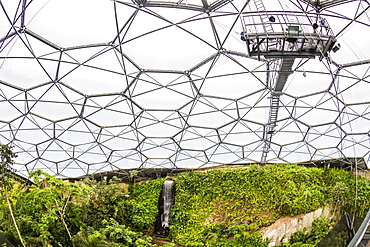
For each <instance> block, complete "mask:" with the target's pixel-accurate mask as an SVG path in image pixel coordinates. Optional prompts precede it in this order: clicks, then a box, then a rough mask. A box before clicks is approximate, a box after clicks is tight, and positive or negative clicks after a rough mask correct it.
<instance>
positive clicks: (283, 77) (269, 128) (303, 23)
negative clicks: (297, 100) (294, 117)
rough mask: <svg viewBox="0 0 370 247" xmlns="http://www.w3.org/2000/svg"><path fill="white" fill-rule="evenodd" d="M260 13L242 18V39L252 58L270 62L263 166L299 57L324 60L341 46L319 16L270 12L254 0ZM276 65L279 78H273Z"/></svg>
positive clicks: (324, 20)
mask: <svg viewBox="0 0 370 247" xmlns="http://www.w3.org/2000/svg"><path fill="white" fill-rule="evenodd" d="M254 3H255V6H256V9H257V11H256V12H251V13H248V14H245V15H243V16H242V22H243V32H241V34H240V35H241V37H240V38H241V40H243V41H245V42H246V47H247V52H248V56H251V57H257V58H258V60H260V59H261V56H263V57H264V58H265V59H270V60H271V61H269V62H267V66H268V69H267V73H268V75H267V78H268V79H267V81H266V86H267V87H268V88H269V89H270V90H271V95H270V112H269V119H268V122H267V123H266V124H265V125H264V128H263V142H264V144H263V147H262V157H261V163H262V164H264V163H266V162H267V155H268V152H269V151H270V149H271V140H272V136H273V135H274V133H275V129H276V126H277V121H278V111H279V102H280V96H281V95H282V93H283V89H284V87H285V84H286V82H287V80H288V77H289V75H290V74H292V73H293V64H294V61H295V59H296V58H307V59H310V58H315V57H319V59H320V61H321V60H322V59H323V58H324V57H328V56H329V52H331V51H334V52H336V51H337V50H339V48H340V45H339V44H336V37H335V35H334V33H333V31H332V30H331V28H330V26H329V24H328V23H327V21H326V19H324V18H322V17H321V16H320V15H319V14H308V13H301V12H273V11H266V9H265V6H264V4H263V1H262V0H254ZM271 65H274V66H273V67H274V68H276V69H275V71H274V73H276V74H277V75H276V76H270V74H269V73H271V72H270V69H269V66H271Z"/></svg>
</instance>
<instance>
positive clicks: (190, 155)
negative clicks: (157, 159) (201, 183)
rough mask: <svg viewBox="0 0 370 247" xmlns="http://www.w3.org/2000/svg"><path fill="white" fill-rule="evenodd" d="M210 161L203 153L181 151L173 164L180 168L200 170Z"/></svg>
mask: <svg viewBox="0 0 370 247" xmlns="http://www.w3.org/2000/svg"><path fill="white" fill-rule="evenodd" d="M207 161H208V159H207V156H206V155H205V153H204V152H202V151H192V150H181V151H180V152H179V153H178V154H177V155H176V156H175V158H173V163H174V164H176V167H178V168H198V167H201V166H203V165H204V164H205V163H207Z"/></svg>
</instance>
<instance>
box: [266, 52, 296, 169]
mask: <svg viewBox="0 0 370 247" xmlns="http://www.w3.org/2000/svg"><path fill="white" fill-rule="evenodd" d="M294 60H295V58H289V57H286V58H283V59H282V60H281V65H280V69H279V71H278V76H277V79H276V83H275V86H274V89H273V90H272V91H271V97H270V113H269V120H268V123H267V125H265V126H264V129H263V140H264V145H263V149H262V157H261V163H262V164H264V163H266V159H267V154H268V152H269V151H270V146H271V139H272V136H273V134H274V132H275V127H276V122H277V117H278V112H279V102H280V95H281V94H282V91H283V89H284V86H285V84H286V82H287V80H288V77H289V75H290V74H291V73H292V72H293V71H292V68H293V64H294Z"/></svg>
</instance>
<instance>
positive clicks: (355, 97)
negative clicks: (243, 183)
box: [0, 0, 370, 177]
mask: <svg viewBox="0 0 370 247" xmlns="http://www.w3.org/2000/svg"><path fill="white" fill-rule="evenodd" d="M0 6H1V10H0V109H1V110H0V116H1V117H0V142H1V143H4V144H5V143H10V144H12V145H13V146H14V147H15V149H14V150H15V151H16V152H17V153H18V157H17V159H16V163H15V164H14V166H13V168H14V169H15V170H16V171H17V172H18V173H19V174H24V175H27V173H28V172H29V171H32V170H35V169H42V170H44V171H46V172H48V173H50V174H54V175H57V176H59V177H79V176H83V175H87V174H93V173H99V172H107V171H115V170H120V169H148V168H170V169H178V168H201V167H208V166H215V165H220V164H244V163H297V162H306V163H307V162H308V163H310V162H312V163H313V162H315V161H317V160H329V159H342V160H346V159H348V160H353V158H361V159H362V160H364V161H365V164H366V165H368V164H369V159H370V151H369V150H370V149H369V147H370V105H369V103H370V93H369V92H370V83H369V77H370V70H369V63H370V49H369V47H368V46H369V44H370V35H369V33H370V20H369V2H368V1H339V0H333V1H329V0H328V1H304V0H281V1H262V0H219V1H212V0H211V1H206V0H180V1H172V0H165V1H145V0H132V1H126V0H122V1H119V0H113V1H108V0H95V1H91V0H79V1H75V0H64V1H53V0H33V1H30V0H19V1H15V0H6V1H0ZM246 21H247V24H246ZM276 24H279V27H280V29H278V30H276V27H274V26H275V25H276ZM293 24H294V25H293ZM271 27H273V28H274V30H273V29H271ZM328 28H330V35H329V34H328V35H329V36H325V37H324V34H323V32H322V33H320V32H319V31H318V30H320V29H321V30H327V29H328ZM252 29H253V30H252ZM258 29H259V30H262V31H258V32H257V31H255V30H258ZM303 29H305V30H306V29H307V30H308V31H307V32H305V31H304V30H303ZM302 30H303V31H302ZM300 32H302V33H303V34H302V33H300ZM242 33H243V34H242ZM250 33H253V35H254V36H253V37H254V38H253V39H252V38H249V39H248V37H252V36H251V35H250V36H247V34H250ZM273 33H275V34H276V35H277V33H279V34H278V36H272V34H273ZM241 34H242V35H241ZM289 35H296V37H292V36H289ZM261 37H263V38H261ZM312 37H314V38H312ZM262 39H263V41H261V40H262ZM323 40H325V42H327V43H323V42H324V41H323ZM246 41H248V42H249V43H246ZM311 41H312V42H311ZM253 42H255V43H253ZM277 42H280V46H279V47H280V48H279V49H280V50H277V49H276V45H277ZM285 42H286V45H285ZM310 42H311V43H310ZM312 44H313V45H314V47H315V48H313V49H316V50H314V53H313V55H312V56H308V55H307V54H309V52H310V51H313V50H312V49H311V48H307V49H305V53H304V54H306V55H302V54H303V53H301V51H302V50H303V48H304V47H306V46H310V45H311V46H310V47H313V45H312ZM260 46H261V47H262V46H264V48H263V49H265V50H264V51H262V50H261V49H260ZM272 46H275V48H273V47H272ZM253 49H254V50H253ZM289 49H290V50H291V51H293V50H294V49H295V50H294V52H295V53H294V55H292V54H293V53H290V55H289V54H288V51H289ZM310 49H311V50H310ZM261 51H262V52H261ZM253 52H254V53H253ZM270 52H272V53H270ZM307 52H308V53H307ZM269 54H270V55H271V54H273V56H269ZM283 57H285V59H286V60H285V61H288V62H286V64H289V66H287V65H285V67H286V68H287V69H286V70H288V71H285V72H286V73H285V74H284V76H282V70H283V69H282V68H283V67H284V62H283V61H284V60H283ZM283 77H284V78H283ZM281 78H283V79H281ZM279 80H280V81H279ZM279 83H280V84H279ZM279 85H280V89H279V90H280V91H279V94H278V97H277V96H276V95H277V93H276V88H277V87H279ZM355 160H356V159H355ZM351 162H352V161H351Z"/></svg>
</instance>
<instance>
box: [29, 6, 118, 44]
mask: <svg viewBox="0 0 370 247" xmlns="http://www.w3.org/2000/svg"><path fill="white" fill-rule="evenodd" d="M38 2H39V1H37V2H31V3H30V4H29V7H28V8H27V15H25V16H26V18H27V20H26V22H27V25H28V27H29V28H30V29H31V30H33V31H34V32H36V33H38V34H39V35H40V36H43V37H45V38H46V39H47V40H50V41H52V42H53V43H55V44H57V45H59V46H61V47H70V46H78V45H82V44H86V43H87V44H95V43H103V42H106V43H108V42H109V41H111V40H113V38H114V36H115V34H116V32H117V31H116V25H115V18H114V8H113V2H110V1H98V0H94V1H87V0H79V1H73V0H67V1H62V2H60V1H48V2H46V3H45V4H40V3H38ZM45 20H48V21H47V22H45ZM60 20H63V21H60Z"/></svg>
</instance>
